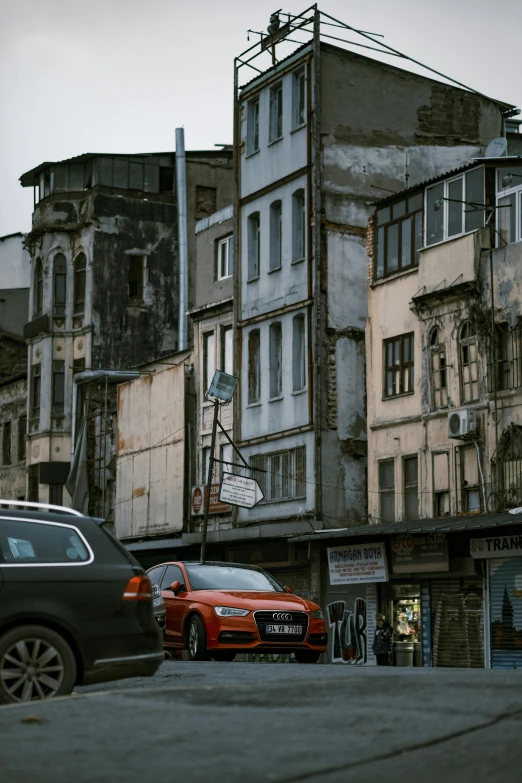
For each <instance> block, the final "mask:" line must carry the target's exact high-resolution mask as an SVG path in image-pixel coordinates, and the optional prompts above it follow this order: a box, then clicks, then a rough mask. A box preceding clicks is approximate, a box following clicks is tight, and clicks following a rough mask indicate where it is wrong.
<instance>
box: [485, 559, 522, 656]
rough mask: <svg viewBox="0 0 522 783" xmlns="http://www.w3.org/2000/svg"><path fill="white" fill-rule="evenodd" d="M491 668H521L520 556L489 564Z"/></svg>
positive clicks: (521, 566) (521, 601)
mask: <svg viewBox="0 0 522 783" xmlns="http://www.w3.org/2000/svg"><path fill="white" fill-rule="evenodd" d="M489 601H490V612H491V632H490V633H491V667H492V668H493V669H522V557H506V558H502V559H499V560H490V562H489Z"/></svg>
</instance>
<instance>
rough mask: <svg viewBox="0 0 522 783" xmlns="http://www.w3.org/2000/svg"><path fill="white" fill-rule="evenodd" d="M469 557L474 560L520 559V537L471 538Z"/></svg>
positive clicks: (521, 537)
mask: <svg viewBox="0 0 522 783" xmlns="http://www.w3.org/2000/svg"><path fill="white" fill-rule="evenodd" d="M469 551H470V554H471V557H474V558H475V559H481V558H487V559H489V558H493V557H520V555H522V536H519V535H514V536H489V537H488V538H472V539H471V541H470V542H469Z"/></svg>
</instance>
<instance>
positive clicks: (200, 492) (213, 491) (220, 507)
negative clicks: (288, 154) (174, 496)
mask: <svg viewBox="0 0 522 783" xmlns="http://www.w3.org/2000/svg"><path fill="white" fill-rule="evenodd" d="M206 496H207V487H206V485H205V486H202V487H192V503H191V504H190V505H191V512H192V516H193V517H202V516H204V514H205V498H206ZM229 511H230V506H229V505H228V504H227V503H222V502H221V501H220V499H219V484H212V486H211V487H210V507H209V512H208V513H209V514H226V513H228V512H229Z"/></svg>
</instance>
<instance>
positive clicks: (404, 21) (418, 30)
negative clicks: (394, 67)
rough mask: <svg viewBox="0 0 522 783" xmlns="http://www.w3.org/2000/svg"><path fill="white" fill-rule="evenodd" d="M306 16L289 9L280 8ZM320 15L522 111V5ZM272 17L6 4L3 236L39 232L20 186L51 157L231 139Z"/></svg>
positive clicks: (267, 7)
mask: <svg viewBox="0 0 522 783" xmlns="http://www.w3.org/2000/svg"><path fill="white" fill-rule="evenodd" d="M305 8H306V4H305V3H303V4H302V5H300V4H295V2H292V5H290V6H288V7H285V8H284V9H283V10H285V11H290V12H292V13H299V12H300V11H302V10H304V9H305ZM320 8H321V10H323V11H325V12H327V13H328V14H331V15H332V16H333V17H336V18H338V19H341V20H342V21H344V22H346V23H348V24H350V25H352V26H354V27H356V28H359V29H362V30H369V31H371V32H375V33H382V34H384V36H385V38H384V39H383V40H385V41H386V43H387V44H389V45H390V46H393V47H394V48H396V49H399V50H400V51H402V52H404V53H407V54H408V55H410V56H411V57H413V58H416V59H419V60H421V61H423V62H425V63H426V64H428V65H430V66H432V67H434V68H437V69H438V70H441V71H443V72H445V73H447V74H449V75H450V76H452V77H453V78H455V79H458V80H459V81H461V82H463V83H464V84H467V85H469V86H470V87H473V88H475V89H476V90H479V91H480V92H483V93H485V94H487V95H491V96H493V97H495V98H498V99H501V100H505V101H506V102H509V103H514V104H516V105H517V106H520V107H522V79H521V78H520V68H519V67H518V65H517V62H518V55H517V53H518V52H519V48H520V30H521V29H522V3H520V2H519V0H506V2H505V3H503V4H502V5H501V6H498V5H496V4H495V3H493V2H491V0H436V2H429V3H428V2H426V0H420V2H419V0H393V2H390V1H389V0H369V1H368V2H366V3H360V4H359V3H351V2H347V0H323V2H322V3H321V4H320ZM273 10H277V6H276V4H275V2H273V0H270V2H269V1H268V0H255V2H253V1H252V0H219V2H217V1H215V0H214V1H213V2H211V0H191V1H190V2H187V0H8V2H6V3H4V4H3V5H2V11H1V17H0V19H1V21H0V183H1V184H0V188H1V190H0V236H3V235H5V234H11V233H14V232H16V231H27V230H29V228H30V225H31V211H32V190H31V189H30V188H25V189H22V188H21V186H20V184H19V182H18V178H19V177H20V175H21V174H22V173H24V172H25V171H28V170H29V169H31V168H33V167H34V166H36V165H38V164H39V163H41V162H43V161H54V160H62V159H64V158H69V157H71V156H73V155H78V154H81V153H82V152H145V151H151V152H152V151H160V150H172V149H174V129H175V128H176V127H178V126H181V125H183V126H184V127H185V139H186V147H187V149H204V148H213V146H214V144H216V143H226V142H228V143H230V142H231V141H232V100H233V60H234V57H235V56H236V55H238V54H240V53H241V52H242V51H244V50H245V49H246V48H247V47H248V46H249V45H250V44H252V43H253V41H254V40H256V38H255V37H253V36H251V40H250V43H249V42H248V41H247V29H248V28H251V29H254V30H265V29H266V26H267V24H268V21H269V16H270V13H271V12H272V11H273ZM330 32H333V33H334V34H338V33H341V34H342V31H336V30H330ZM353 40H361V39H360V38H354V39H353ZM332 43H334V42H333V41H332ZM360 51H361V53H365V50H363V49H361V50H360ZM367 54H369V55H370V56H375V55H372V53H368V52H367ZM393 59H394V60H395V62H396V63H397V62H398V61H397V60H396V58H393ZM403 67H408V66H407V63H405V62H404V61H403ZM253 75H254V72H253V71H250V75H249V77H248V78H251V77H252V76H253ZM246 80H247V79H246V77H245V78H244V81H246Z"/></svg>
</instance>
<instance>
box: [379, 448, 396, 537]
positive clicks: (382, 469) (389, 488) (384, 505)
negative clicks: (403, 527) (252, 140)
mask: <svg viewBox="0 0 522 783" xmlns="http://www.w3.org/2000/svg"><path fill="white" fill-rule="evenodd" d="M379 495H380V504H379V522H382V523H383V522H395V463H394V461H393V460H392V459H389V460H385V461H384V462H379Z"/></svg>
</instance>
